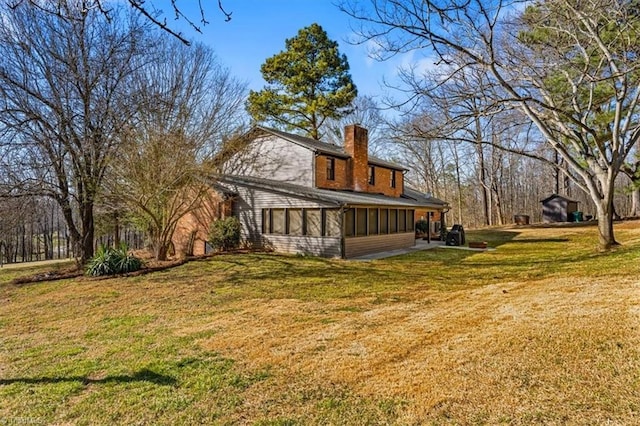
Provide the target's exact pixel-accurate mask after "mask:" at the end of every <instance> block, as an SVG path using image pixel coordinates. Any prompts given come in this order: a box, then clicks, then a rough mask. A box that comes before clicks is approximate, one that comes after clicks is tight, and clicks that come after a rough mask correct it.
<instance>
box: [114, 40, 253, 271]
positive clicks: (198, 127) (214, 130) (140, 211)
mask: <svg viewBox="0 0 640 426" xmlns="http://www.w3.org/2000/svg"><path fill="white" fill-rule="evenodd" d="M150 55H152V56H153V60H150V61H148V64H147V65H146V66H145V67H143V68H142V69H141V70H140V72H138V73H137V78H136V82H135V83H134V85H133V89H134V91H135V93H136V100H137V102H138V110H137V112H136V114H135V116H134V117H133V120H132V125H131V126H130V129H129V132H128V134H127V137H126V141H125V143H124V145H123V147H122V149H121V152H120V156H119V157H118V161H117V162H114V164H113V166H112V168H111V169H110V171H111V173H112V174H111V175H110V176H109V179H108V182H107V184H108V186H109V187H110V193H109V201H111V202H113V203H115V204H118V205H121V206H123V207H124V208H125V210H127V211H128V212H129V214H130V216H131V217H132V218H133V221H134V223H136V224H137V225H138V226H139V227H140V228H141V229H143V230H144V231H145V232H146V233H147V235H148V237H149V240H150V243H151V246H152V248H153V252H154V255H155V257H156V259H158V260H164V259H166V257H167V253H168V251H169V249H170V245H171V240H172V237H173V233H174V231H175V229H176V226H177V224H178V222H179V221H180V219H181V218H183V217H184V216H185V215H187V214H188V213H191V212H193V211H194V210H197V209H199V208H200V207H201V206H202V205H203V203H205V204H206V203H207V202H211V200H210V199H209V197H208V196H209V195H210V192H211V190H210V186H209V182H208V181H207V180H206V179H205V178H206V177H208V175H209V174H210V173H211V168H210V167H209V168H208V167H207V165H208V164H211V163H212V162H213V161H214V156H215V154H217V153H218V151H219V148H220V146H221V145H222V142H223V138H225V137H227V136H230V135H233V134H235V133H238V131H239V130H240V129H241V127H242V126H243V124H244V122H243V118H244V115H243V109H242V105H243V102H244V99H245V85H244V84H243V83H240V82H238V81H237V80H236V79H234V78H233V77H232V76H231V73H230V72H229V70H228V69H226V68H223V67H222V66H221V65H220V64H219V63H218V62H217V60H216V58H215V56H214V55H213V52H212V51H211V50H210V49H208V48H207V47H205V46H203V45H195V46H192V47H191V48H187V47H185V46H184V45H182V44H181V43H179V42H178V41H175V40H173V39H169V38H167V37H160V38H159V39H158V40H157V42H156V46H155V47H154V49H153V52H152V53H150Z"/></svg>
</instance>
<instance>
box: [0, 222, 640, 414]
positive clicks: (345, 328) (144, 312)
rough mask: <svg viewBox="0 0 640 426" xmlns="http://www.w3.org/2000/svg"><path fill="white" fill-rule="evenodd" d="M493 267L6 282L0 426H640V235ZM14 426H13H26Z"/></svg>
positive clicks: (518, 234) (547, 248) (211, 265)
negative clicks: (607, 248)
mask: <svg viewBox="0 0 640 426" xmlns="http://www.w3.org/2000/svg"><path fill="white" fill-rule="evenodd" d="M616 231H617V236H618V239H619V240H620V241H621V242H622V243H623V245H622V246H621V247H620V248H619V249H617V250H616V251H614V252H611V253H606V254H598V253H596V251H595V246H594V243H595V229H594V228H593V227H568V228H560V227H552V228H535V227H532V228H513V229H502V230H492V231H483V232H476V233H475V234H472V235H471V238H472V239H478V240H480V239H481V240H486V241H488V242H489V243H490V244H489V245H490V246H494V247H497V250H496V251H492V252H468V251H459V250H447V249H437V250H432V251H427V252H419V253H413V254H411V255H406V256H399V257H395V258H390V259H385V260H379V261H373V262H370V263H361V262H348V261H341V260H326V259H315V258H303V257H295V256H281V255H264V254H249V255H238V256H219V257H215V258H213V259H211V260H207V261H201V262H192V263H189V264H186V265H183V266H180V267H178V268H175V269H172V270H168V271H163V272H157V273H153V274H150V275H146V276H141V277H132V278H113V279H108V280H95V279H89V278H80V279H75V280H67V281H59V282H51V283H39V284H30V285H24V286H15V285H12V284H9V283H8V282H9V281H10V280H11V279H12V278H15V277H16V276H18V275H19V274H26V273H31V274H33V273H34V270H30V271H17V270H11V271H1V272H0V303H1V305H0V306H1V310H0V402H1V403H0V424H5V423H8V424H18V423H20V422H21V423H22V424H24V423H26V422H31V423H39V424H61V425H65V424H74V425H75V424H258V425H293V424H354V425H359V424H401V425H405V424H406V425H413V424H535V423H543V424H563V425H564V424H580V425H582V424H638V423H640V280H639V279H638V276H639V273H640V223H639V222H626V223H621V224H618V225H617V227H616ZM12 422H13V423H12Z"/></svg>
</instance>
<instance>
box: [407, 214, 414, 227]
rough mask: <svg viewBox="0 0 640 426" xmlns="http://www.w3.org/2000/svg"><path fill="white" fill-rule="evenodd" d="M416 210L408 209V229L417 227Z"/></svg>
mask: <svg viewBox="0 0 640 426" xmlns="http://www.w3.org/2000/svg"><path fill="white" fill-rule="evenodd" d="M414 216H415V211H414V210H407V230H408V231H411V230H412V229H414V228H415V217H414Z"/></svg>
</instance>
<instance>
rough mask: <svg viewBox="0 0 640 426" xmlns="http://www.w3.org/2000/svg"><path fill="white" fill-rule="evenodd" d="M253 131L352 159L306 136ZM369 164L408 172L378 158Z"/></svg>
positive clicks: (335, 148)
mask: <svg viewBox="0 0 640 426" xmlns="http://www.w3.org/2000/svg"><path fill="white" fill-rule="evenodd" d="M252 131H262V132H264V133H268V134H271V135H275V136H279V137H281V138H283V139H286V140H288V141H290V142H293V143H295V144H298V145H301V146H304V147H306V148H308V149H310V150H312V151H314V152H318V153H322V154H328V155H332V156H334V157H338V158H350V157H351V155H349V154H348V153H347V152H346V151H345V150H344V148H343V147H341V146H338V145H334V144H330V143H326V142H321V141H318V140H315V139H311V138H306V137H304V136H300V135H295V134H293V133H287V132H282V131H280V130H276V129H270V128H268V127H262V126H256V127H254V128H253V130H252ZM369 163H371V164H373V165H375V166H382V167H387V168H389V169H394V170H400V171H402V170H408V169H407V168H406V167H404V166H401V165H400V164H396V163H392V162H389V161H386V160H382V159H380V158H377V157H373V156H371V155H370V156H369Z"/></svg>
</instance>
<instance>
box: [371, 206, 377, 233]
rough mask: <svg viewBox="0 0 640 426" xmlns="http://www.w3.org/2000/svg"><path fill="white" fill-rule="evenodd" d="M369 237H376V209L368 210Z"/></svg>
mask: <svg viewBox="0 0 640 426" xmlns="http://www.w3.org/2000/svg"><path fill="white" fill-rule="evenodd" d="M369 235H378V209H369Z"/></svg>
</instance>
